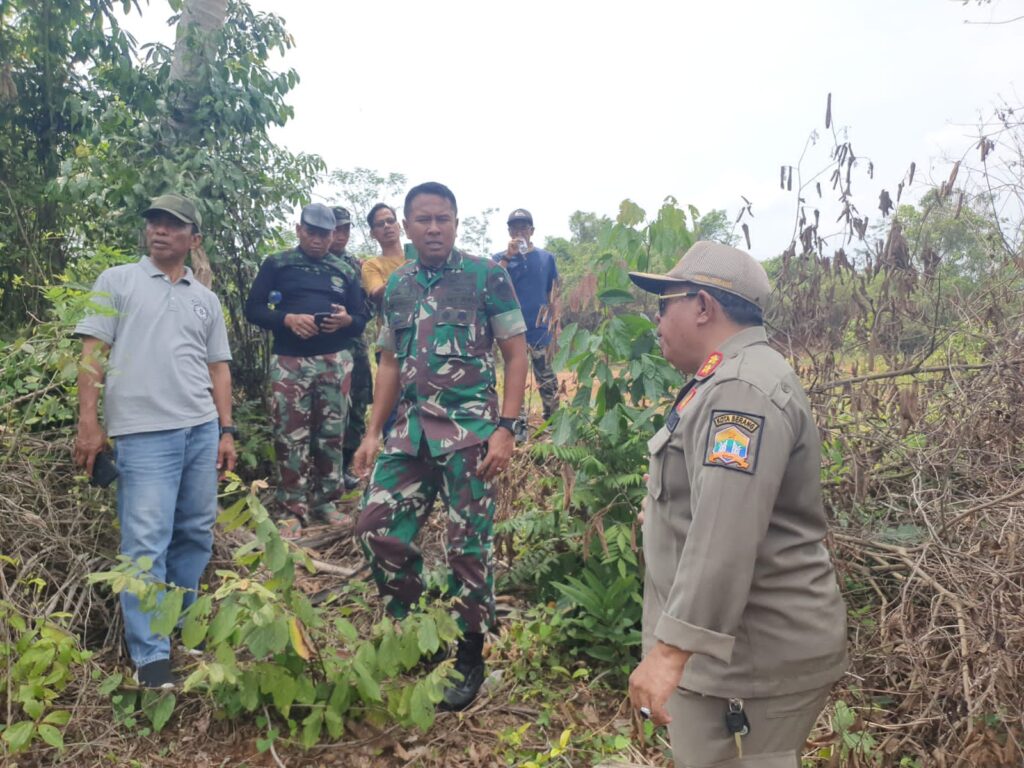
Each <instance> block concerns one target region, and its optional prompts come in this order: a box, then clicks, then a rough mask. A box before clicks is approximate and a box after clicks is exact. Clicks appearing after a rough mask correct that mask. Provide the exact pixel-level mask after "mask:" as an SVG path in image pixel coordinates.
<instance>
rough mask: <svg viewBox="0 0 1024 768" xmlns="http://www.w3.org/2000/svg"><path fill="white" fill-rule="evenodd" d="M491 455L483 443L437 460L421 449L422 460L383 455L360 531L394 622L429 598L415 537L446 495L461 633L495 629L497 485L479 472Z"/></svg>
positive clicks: (452, 585) (451, 578)
mask: <svg viewBox="0 0 1024 768" xmlns="http://www.w3.org/2000/svg"><path fill="white" fill-rule="evenodd" d="M486 451H487V444H486V443H480V444H479V445H472V446H469V447H468V448H462V449H460V450H457V451H452V452H451V453H446V454H444V455H443V456H436V457H434V456H430V455H429V453H428V452H427V451H426V450H425V449H422V448H421V450H420V453H419V455H417V456H410V455H409V454H406V453H382V454H381V455H380V456H378V457H377V463H376V464H375V465H374V467H373V474H372V475H371V477H370V482H369V484H368V485H367V488H366V493H365V494H364V495H363V507H362V512H361V513H360V515H359V520H358V522H357V523H356V529H355V533H356V536H357V537H358V538H359V541H360V543H361V544H362V546H363V551H364V552H365V553H366V557H367V559H368V560H369V561H370V569H371V571H372V573H373V579H374V581H375V582H377V588H378V589H379V590H380V593H381V596H382V597H383V598H385V599H386V600H387V601H388V602H387V611H388V613H389V614H390V615H392V616H394V617H395V618H402V617H404V616H405V615H407V614H408V612H409V609H410V608H411V607H412V606H414V605H415V604H416V603H417V602H418V601H419V599H420V595H421V594H422V593H423V556H422V555H421V554H420V550H419V548H418V547H417V546H416V545H415V544H413V539H415V538H416V534H417V533H419V531H420V528H422V527H423V524H424V523H425V522H426V520H427V518H428V517H429V516H430V511H431V508H432V507H433V504H434V499H435V498H437V495H438V493H440V494H441V502H442V504H443V505H444V508H445V509H446V512H447V516H448V529H447V557H448V595H447V596H448V597H450V598H455V602H454V606H455V608H454V615H455V619H456V621H457V622H458V624H459V626H460V627H461V629H462V631H463V632H484V631H486V630H487V629H488V628H490V627H493V626H494V566H493V563H492V561H491V531H492V528H493V527H494V494H495V487H494V484H493V483H492V482H490V481H488V482H485V481H483V480H481V479H480V478H479V477H477V474H476V472H477V467H478V466H479V464H480V462H481V461H482V460H483V457H484V455H485V453H486Z"/></svg>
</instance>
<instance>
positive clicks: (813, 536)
mask: <svg viewBox="0 0 1024 768" xmlns="http://www.w3.org/2000/svg"><path fill="white" fill-rule="evenodd" d="M630 278H631V279H632V280H633V282H634V283H636V285H638V286H639V287H640V288H641V289H643V290H645V291H648V292H651V293H656V294H658V296H659V300H658V315H657V320H658V336H659V342H660V344H661V350H662V353H663V354H664V355H665V359H666V360H668V362H669V363H671V364H672V365H673V366H674V367H675V368H677V369H678V370H679V371H680V372H684V373H690V374H693V378H691V379H690V380H689V382H687V384H686V385H685V386H684V387H683V389H682V391H680V392H679V394H678V396H677V397H676V399H675V402H674V403H673V404H672V407H671V408H670V409H669V411H668V413H667V414H666V418H665V423H664V426H663V427H662V428H661V429H660V430H659V431H658V432H657V433H656V434H655V435H654V437H652V438H651V440H650V442H649V443H648V449H649V451H650V453H651V462H650V469H649V475H648V482H647V497H646V499H645V500H644V508H645V511H644V520H643V542H644V561H645V563H646V573H645V582H644V610H643V635H644V659H643V661H642V662H641V663H640V665H639V666H638V667H637V668H636V669H635V670H634V671H633V674H632V675H630V678H629V695H630V699H631V701H632V703H633V706H634V707H635V708H636V709H637V711H638V712H639V713H640V715H641V716H643V717H649V718H651V719H652V720H653V721H654V722H655V723H657V724H659V725H661V724H666V723H667V724H668V728H669V735H670V737H671V741H672V752H673V755H674V758H675V764H676V765H677V766H687V767H688V768H692V767H697V766H737V767H738V766H741V765H742V766H750V767H751V768H799V765H800V750H801V749H802V747H803V745H804V742H805V740H806V738H807V735H808V733H809V732H810V730H811V727H812V726H813V725H814V721H815V720H816V719H817V716H818V714H819V712H821V708H822V706H823V705H824V703H825V701H826V699H827V698H828V692H829V689H830V688H831V686H832V684H833V682H834V681H836V680H837V679H839V677H841V676H842V674H843V672H844V670H845V669H846V608H845V606H844V605H843V599H842V597H841V596H840V594H839V586H838V584H837V583H836V574H835V569H834V568H833V567H832V562H831V560H830V558H829V553H828V549H827V548H826V547H825V543H824V538H825V534H826V531H827V525H826V519H825V509H824V506H823V504H822V498H821V478H820V466H821V443H820V440H819V437H818V428H817V426H816V425H815V423H814V417H813V415H812V413H811V408H810V404H809V403H808V400H807V396H806V395H805V394H804V391H803V387H802V386H801V385H800V380H799V379H798V378H797V376H796V374H795V373H794V372H793V370H792V368H790V366H789V364H788V363H787V362H786V360H785V358H783V357H782V355H780V354H779V353H778V352H776V351H775V350H773V349H772V348H771V347H769V346H768V339H767V336H766V335H765V330H764V327H763V319H762V316H763V312H764V309H765V306H766V304H767V301H768V295H769V293H770V291H771V288H770V286H769V283H768V276H767V275H766V274H765V271H764V268H763V267H762V266H761V265H760V264H759V263H758V262H757V261H756V260H755V259H753V258H752V257H751V256H750V255H749V254H747V253H744V252H743V251H740V250H737V249H735V248H731V247H729V246H727V245H722V244H720V243H712V242H706V241H701V242H698V243H695V244H694V245H693V246H692V247H691V248H690V249H689V250H688V251H687V252H686V254H684V256H683V257H682V259H681V260H680V261H679V263H678V264H676V266H675V267H673V268H672V270H671V271H670V272H668V274H664V275H657V274H645V273H639V272H633V273H630Z"/></svg>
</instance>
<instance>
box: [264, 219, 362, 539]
mask: <svg viewBox="0 0 1024 768" xmlns="http://www.w3.org/2000/svg"><path fill="white" fill-rule="evenodd" d="M336 224H337V222H336V220H335V218H334V212H333V211H332V210H331V209H330V208H328V207H327V206H326V205H322V204H320V203H312V204H310V205H307V206H306V207H305V208H303V209H302V215H301V217H300V219H299V223H298V225H297V226H296V227H295V234H296V235H297V237H298V240H299V244H298V247H297V248H293V249H291V250H288V251H282V252H281V253H277V254H274V255H273V256H270V257H269V258H268V259H267V260H266V261H264V262H263V265H262V266H261V267H260V271H259V273H258V274H257V275H256V280H255V281H254V282H253V284H252V288H251V289H250V291H249V297H248V299H247V300H246V303H245V316H246V318H247V319H248V320H249V322H251V323H255V324H256V325H258V326H260V327H261V328H266V329H267V330H270V331H272V332H273V334H274V344H273V347H272V349H271V352H272V353H273V354H272V357H271V366H270V368H271V374H270V375H271V390H272V394H273V397H272V408H273V420H274V438H275V440H274V446H275V451H276V455H277V467H278V475H279V477H278V485H277V501H278V509H277V510H276V513H277V514H278V516H279V517H281V518H283V519H282V525H283V528H284V533H285V535H288V536H294V535H296V534H297V533H298V529H299V527H300V526H305V525H309V524H312V523H324V522H334V521H336V520H337V511H336V509H335V505H336V503H337V501H338V499H339V498H340V497H341V496H342V494H343V493H344V487H345V486H344V479H343V475H342V472H343V463H344V462H343V458H342V444H343V440H344V435H345V425H346V421H347V417H348V408H349V395H350V390H351V387H352V369H353V360H352V351H351V348H352V345H353V340H354V339H356V338H358V337H359V336H360V335H362V332H363V329H364V328H365V327H366V320H367V315H366V310H365V307H364V303H363V292H362V288H361V287H360V278H359V274H358V272H357V271H356V269H355V268H354V267H353V266H352V265H351V264H350V263H349V262H348V261H347V260H345V259H343V258H341V257H340V256H337V255H335V254H333V253H331V252H330V247H331V243H332V242H333V240H334V233H335V226H336Z"/></svg>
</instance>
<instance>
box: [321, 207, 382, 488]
mask: <svg viewBox="0 0 1024 768" xmlns="http://www.w3.org/2000/svg"><path fill="white" fill-rule="evenodd" d="M331 210H332V211H333V212H334V220H335V222H336V224H335V226H334V239H333V240H331V247H330V249H329V250H330V252H331V253H332V254H334V255H335V256H338V257H340V258H342V259H344V260H345V262H346V263H348V264H349V266H351V267H352V269H354V270H355V271H356V274H357V275H359V284H360V289H361V288H362V277H363V262H362V261H361V260H360V259H359V258H358V257H356V256H353V255H352V254H350V253H349V252H348V251H346V250H345V247H346V246H347V245H348V239H349V236H350V235H351V234H352V214H350V213H349V212H348V209H347V208H342V207H341V206H340V205H338V206H335V207H334V208H332V209H331ZM363 301H364V302H365V301H366V292H365V291H364V292H363ZM367 313H368V314H369V307H367ZM351 345H352V346H351V349H352V390H351V392H349V399H350V401H351V402H350V405H349V409H348V423H347V425H346V426H345V439H344V441H343V443H342V458H343V459H344V462H345V471H344V474H343V477H344V479H345V487H346V488H349V489H352V488H355V487H356V486H357V485H358V484H359V478H357V477H356V476H355V475H353V474H351V469H352V457H353V456H355V453H356V448H358V447H359V443H361V442H362V440H363V435H365V434H366V407H367V406H368V405H369V404H370V401H371V400H372V399H373V374H371V373H370V357H369V355H368V354H367V350H366V339H365V338H364V337H363V334H362V333H360V334H359V335H358V336H356V337H355V338H353V339H352V340H351Z"/></svg>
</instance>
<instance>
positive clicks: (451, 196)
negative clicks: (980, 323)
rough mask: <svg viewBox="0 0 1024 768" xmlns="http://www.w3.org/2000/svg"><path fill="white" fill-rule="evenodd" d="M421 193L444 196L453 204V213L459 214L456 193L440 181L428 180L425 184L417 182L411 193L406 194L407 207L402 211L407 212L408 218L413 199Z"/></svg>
mask: <svg viewBox="0 0 1024 768" xmlns="http://www.w3.org/2000/svg"><path fill="white" fill-rule="evenodd" d="M420 195H437V197H443V198H444V199H445V200H447V201H448V202H449V203H451V204H452V213H454V214H455V215H456V216H458V215H459V205H458V203H456V202H455V193H454V192H452V191H451V190H450V189H448V187H446V186H445V185H444V184H441V183H440V182H437V181H426V182H424V183H423V184H417V185H416V186H415V187H413V188H412V189H410V190H409V194H407V195H406V196H405V207H404V208H402V213H403V214H405V217H406V218H408V217H409V211H410V209H411V208H412V201H413V200H415V199H416V198H417V197H419V196H420Z"/></svg>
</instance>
